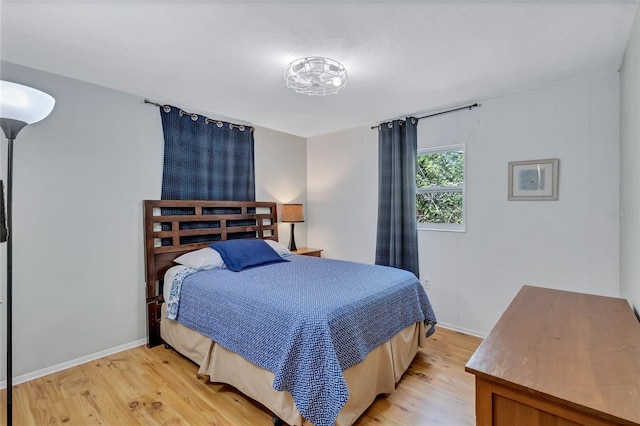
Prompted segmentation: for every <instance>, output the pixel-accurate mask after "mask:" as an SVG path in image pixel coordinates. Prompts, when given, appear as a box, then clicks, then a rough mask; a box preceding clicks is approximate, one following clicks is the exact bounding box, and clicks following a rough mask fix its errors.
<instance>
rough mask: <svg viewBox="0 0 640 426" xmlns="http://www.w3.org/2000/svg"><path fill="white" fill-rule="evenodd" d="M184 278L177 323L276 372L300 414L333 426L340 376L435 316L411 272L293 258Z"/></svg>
mask: <svg viewBox="0 0 640 426" xmlns="http://www.w3.org/2000/svg"><path fill="white" fill-rule="evenodd" d="M287 260H290V262H286V263H275V264H271V265H265V266H261V267H257V268H252V269H248V270H244V271H241V272H232V271H229V270H227V269H216V270H211V271H200V272H194V273H192V274H191V275H188V276H186V277H184V278H183V281H182V284H181V290H180V297H179V298H180V302H179V308H178V312H177V320H178V321H179V322H180V323H182V324H183V325H185V326H187V327H190V328H193V329H195V330H197V331H199V332H200V333H202V334H204V335H206V336H208V337H210V338H211V339H213V340H214V341H216V342H217V343H218V344H220V345H222V346H224V347H225V348H227V349H230V350H232V351H234V352H236V353H238V354H240V355H242V356H243V357H244V358H246V359H247V360H249V361H251V362H252V363H254V364H256V365H258V366H260V367H262V368H264V369H266V370H269V371H271V372H273V373H274V374H275V379H274V383H273V387H274V389H276V390H278V391H288V392H290V393H291V395H292V396H293V399H294V402H295V404H296V406H297V408H298V410H299V411H300V413H301V414H302V415H303V416H304V417H305V418H306V419H307V420H309V421H311V422H313V424H314V425H316V426H331V425H333V424H334V422H335V419H336V417H337V416H338V413H339V412H340V410H341V409H342V407H343V406H344V404H345V403H346V401H347V398H348V396H349V394H348V390H347V386H346V383H345V381H344V377H343V374H342V371H343V370H346V369H347V368H349V367H351V366H353V365H355V364H357V363H359V362H361V361H363V360H364V358H365V357H366V356H367V354H368V353H369V352H370V351H371V350H372V349H374V348H375V347H377V346H378V345H380V344H382V343H384V342H386V341H387V340H389V339H390V338H391V337H392V336H394V335H395V334H396V333H398V332H399V331H400V330H402V329H403V328H405V327H407V326H409V325H411V324H413V323H415V322H418V321H425V322H427V324H428V326H429V327H428V328H431V327H432V326H433V325H434V324H435V316H434V314H433V310H432V308H431V305H430V303H429V300H428V298H427V295H426V293H425V292H424V290H423V288H422V286H421V285H420V283H419V281H418V280H417V279H416V277H415V276H414V275H413V274H412V273H410V272H407V271H404V270H400V269H395V268H389V267H384V266H376V265H364V264H360V263H352V262H344V261H338V260H330V259H320V258H314V257H307V256H289V257H288V258H287Z"/></svg>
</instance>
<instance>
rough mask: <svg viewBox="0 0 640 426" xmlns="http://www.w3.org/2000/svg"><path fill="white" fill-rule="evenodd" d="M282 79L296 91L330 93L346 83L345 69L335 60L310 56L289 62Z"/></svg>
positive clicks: (318, 93) (315, 93)
mask: <svg viewBox="0 0 640 426" xmlns="http://www.w3.org/2000/svg"><path fill="white" fill-rule="evenodd" d="M284 79H285V81H286V82H287V87H289V88H291V89H293V90H295V91H296V93H304V94H305V95H309V96H311V95H314V96H324V95H332V94H335V93H338V91H339V90H340V89H342V88H343V87H344V86H346V85H347V70H346V69H345V68H344V66H343V65H342V64H341V63H340V62H338V61H336V60H333V59H330V58H323V57H320V56H311V57H307V58H300V59H296V60H295V61H293V62H291V63H290V64H289V66H288V67H287V69H286V70H285V71H284Z"/></svg>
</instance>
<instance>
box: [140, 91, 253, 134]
mask: <svg viewBox="0 0 640 426" xmlns="http://www.w3.org/2000/svg"><path fill="white" fill-rule="evenodd" d="M144 103H145V104H149V105H155V106H157V107H158V108H162V109H163V110H164V112H169V111H171V108H172V106H171V105H162V104H159V103H157V102H152V101H150V100H148V99H145V100H144ZM173 108H177V107H173ZM178 111H179V112H180V115H183V114H186V115H190V116H191V118H192V119H193V121H196V120H197V119H198V114H196V113H193V112H187V111H184V110H182V109H180V108H178ZM200 115H202V114H200ZM203 117H204V116H203ZM204 122H205V123H206V124H209V123H216V125H217V126H218V127H222V123H223V121H222V120H213V119H211V118H208V117H204ZM234 127H235V128H236V129H240V131H241V132H242V131H244V129H245V127H249V129H250V130H251V131H252V132H253V131H254V130H255V129H254V127H253V126H245V125H244V124H233V123H229V128H230V129H233V128H234Z"/></svg>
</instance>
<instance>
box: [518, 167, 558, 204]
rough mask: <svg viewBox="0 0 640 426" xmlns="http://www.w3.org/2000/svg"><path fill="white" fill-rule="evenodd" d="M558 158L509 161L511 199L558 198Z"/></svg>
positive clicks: (535, 199) (548, 199)
mask: <svg viewBox="0 0 640 426" xmlns="http://www.w3.org/2000/svg"><path fill="white" fill-rule="evenodd" d="M559 163H560V160H559V159H558V158H547V159H544V160H528V161H509V192H508V198H509V201H555V200H557V199H558V167H559Z"/></svg>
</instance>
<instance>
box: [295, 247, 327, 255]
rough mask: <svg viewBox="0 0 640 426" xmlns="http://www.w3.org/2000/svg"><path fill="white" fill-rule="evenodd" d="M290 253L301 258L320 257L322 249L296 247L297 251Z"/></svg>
mask: <svg viewBox="0 0 640 426" xmlns="http://www.w3.org/2000/svg"><path fill="white" fill-rule="evenodd" d="M291 253H293V254H301V255H303V256H313V257H322V249H316V248H309V247H298V250H294V251H292V252H291Z"/></svg>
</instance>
